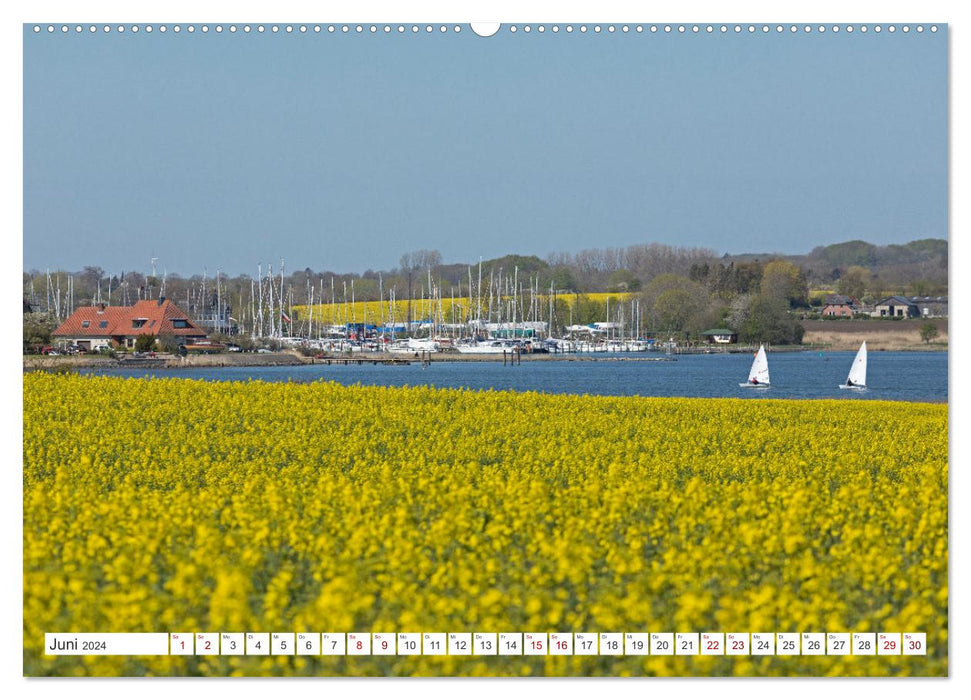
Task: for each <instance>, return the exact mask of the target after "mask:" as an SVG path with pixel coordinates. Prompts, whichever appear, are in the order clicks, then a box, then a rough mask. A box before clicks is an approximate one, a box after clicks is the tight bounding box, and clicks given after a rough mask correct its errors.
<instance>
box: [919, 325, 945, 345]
mask: <svg viewBox="0 0 971 700" xmlns="http://www.w3.org/2000/svg"><path fill="white" fill-rule="evenodd" d="M940 334H941V332H940V331H939V330H937V325H936V324H935V323H934V322H933V321H928V322H927V323H924V324H922V325H921V327H920V339H921V340H923V341H924V342H925V343H929V342H931V341H932V340H934V338H936V337H937V336H939V335H940Z"/></svg>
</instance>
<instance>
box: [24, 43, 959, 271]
mask: <svg viewBox="0 0 971 700" xmlns="http://www.w3.org/2000/svg"><path fill="white" fill-rule="evenodd" d="M946 44H947V38H946V29H944V28H943V27H942V29H941V31H939V32H937V33H936V34H930V33H929V32H924V33H923V34H916V33H914V32H912V33H910V34H903V33H899V32H898V33H896V34H889V33H886V32H884V33H881V34H874V33H872V32H870V33H868V34H866V35H863V34H860V33H859V32H854V33H853V34H847V33H846V32H845V31H844V32H840V33H839V34H833V33H832V32H827V33H825V34H822V35H820V34H817V33H812V34H809V35H807V34H804V33H802V32H799V33H796V34H792V33H790V32H788V31H786V32H784V33H782V34H777V33H776V32H775V31H772V32H770V33H769V34H763V33H761V32H757V33H756V34H754V35H750V34H748V33H747V32H743V33H741V34H739V35H736V34H733V33H729V34H728V35H721V34H719V33H717V32H716V33H715V34H712V35H708V34H706V33H701V34H698V35H693V34H691V33H688V34H678V33H672V34H669V35H668V34H664V33H663V32H661V33H658V34H650V33H648V32H645V33H643V34H636V33H633V32H632V33H629V34H627V35H624V34H621V33H615V34H610V35H608V34H606V33H601V34H599V35H598V34H594V33H593V32H588V33H587V34H585V35H581V34H580V33H578V32H574V33H572V34H569V35H568V34H566V33H565V32H560V33H558V34H552V33H549V32H547V33H545V34H538V33H536V32H535V31H534V32H532V33H530V34H529V35H526V34H524V33H522V31H520V32H517V33H516V34H510V33H509V32H508V31H501V32H500V33H499V34H498V35H496V36H494V37H490V38H488V39H483V38H480V37H477V36H475V35H474V34H472V33H471V32H470V31H469V30H468V28H467V27H464V31H463V32H461V33H460V34H457V35H456V34H454V33H451V32H450V33H448V34H444V35H442V34H440V33H438V32H437V31H436V32H435V33H433V34H426V33H424V32H422V33H421V34H419V35H417V36H416V35H413V34H411V33H410V32H408V33H406V34H404V35H398V34H397V33H396V32H393V33H392V34H390V35H385V34H383V33H379V34H377V35H371V34H370V33H367V32H365V33H364V34H360V35H359V34H355V33H351V34H350V35H343V34H340V33H338V34H336V35H329V34H327V33H326V31H325V32H323V33H321V34H313V33H312V32H311V33H308V34H306V35H300V34H293V35H286V34H283V33H282V32H281V33H280V34H276V35H273V34H270V33H267V34H264V35H259V34H256V33H250V34H247V35H244V34H242V33H236V34H230V33H229V32H224V33H222V34H216V33H214V32H210V33H208V34H206V35H203V34H201V33H199V32H197V33H195V34H194V35H189V34H187V33H185V32H183V33H181V34H180V35H175V34H173V33H171V32H167V33H166V34H164V35H163V34H160V33H158V32H157V31H155V32H153V33H151V34H147V33H145V32H144V31H142V32H139V33H138V34H137V35H133V34H131V32H126V33H125V34H118V33H117V32H112V33H110V34H108V35H104V34H103V33H101V32H98V33H96V34H89V33H87V32H84V33H83V34H81V35H75V34H74V33H73V32H71V33H69V34H67V35H62V34H61V33H60V32H57V33H55V34H54V35H49V34H47V33H46V32H44V33H41V34H40V35H35V34H34V33H33V32H32V31H31V30H30V27H29V26H27V27H25V28H24V266H25V268H28V269H29V268H38V269H44V268H47V267H50V268H66V269H72V270H76V269H80V268H81V267H82V266H83V265H100V266H102V267H104V268H105V269H107V270H109V271H110V272H118V271H120V270H122V269H124V270H131V269H139V270H147V269H148V268H149V265H150V258H151V257H152V256H153V255H154V256H156V257H158V259H159V262H158V265H159V268H160V269H161V268H164V269H167V270H168V271H169V272H181V273H184V274H191V273H194V272H198V271H201V270H202V268H203V267H204V266H205V267H208V269H209V270H215V269H216V268H221V269H222V270H224V271H226V272H229V273H231V274H234V273H238V272H253V271H254V270H255V268H256V264H257V263H258V262H260V261H263V262H268V261H274V262H276V261H278V260H279V259H280V258H281V257H283V258H286V260H287V266H288V267H290V268H291V269H293V268H303V267H311V268H314V269H318V270H319V269H331V270H340V271H357V272H361V271H364V270H365V269H368V268H372V269H387V268H390V267H394V266H395V265H396V264H397V261H398V259H399V257H400V255H401V254H402V253H403V252H406V251H409V250H413V249H418V248H436V249H438V250H440V251H441V252H442V255H443V257H444V259H445V260H446V261H474V260H477V259H478V258H479V257H480V256H481V257H483V258H489V257H494V256H497V255H502V254H505V253H510V252H516V253H521V254H537V255H541V256H543V255H546V254H547V253H549V252H552V251H577V250H581V249H584V248H592V247H606V246H612V247H621V246H627V245H632V244H637V243H646V242H654V241H657V242H662V243H667V244H672V245H686V246H706V247H710V248H714V249H715V250H716V251H718V252H719V253H721V252H783V253H796V252H807V251H808V250H809V249H811V248H812V247H814V246H816V245H820V244H826V243H833V242H838V241H843V240H849V239H854V238H862V239H865V240H868V241H871V242H873V243H891V242H905V241H909V240H913V239H916V238H927V237H934V238H943V237H945V234H946V226H947V208H946V197H947V150H946V149H947V121H946V120H947V117H946V115H947V105H946V98H947V94H946V90H947V88H946V71H947V46H946Z"/></svg>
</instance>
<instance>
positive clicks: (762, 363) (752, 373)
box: [739, 345, 769, 388]
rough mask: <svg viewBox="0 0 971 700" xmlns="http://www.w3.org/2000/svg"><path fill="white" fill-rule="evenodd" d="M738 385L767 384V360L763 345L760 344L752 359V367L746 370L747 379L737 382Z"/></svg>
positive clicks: (756, 385) (756, 386) (763, 385)
mask: <svg viewBox="0 0 971 700" xmlns="http://www.w3.org/2000/svg"><path fill="white" fill-rule="evenodd" d="M739 386H740V387H750V388H761V387H766V388H768V386H769V360H768V359H767V358H766V356H765V346H764V345H760V346H759V351H758V352H757V353H755V359H754V360H753V361H752V369H750V370H749V372H748V381H747V382H745V383H744V384H739Z"/></svg>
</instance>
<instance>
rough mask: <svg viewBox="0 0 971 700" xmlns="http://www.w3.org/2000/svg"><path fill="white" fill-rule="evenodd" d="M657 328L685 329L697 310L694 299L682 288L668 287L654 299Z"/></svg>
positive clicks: (669, 329) (666, 329) (667, 329)
mask: <svg viewBox="0 0 971 700" xmlns="http://www.w3.org/2000/svg"><path fill="white" fill-rule="evenodd" d="M653 311H654V318H655V319H656V324H657V330H663V331H683V330H686V329H687V327H688V325H689V322H690V320H691V317H692V316H693V315H694V314H695V313H696V312H697V311H698V307H697V305H696V303H695V300H694V299H692V297H691V294H689V293H688V292H687V291H685V290H684V289H668V290H667V291H665V292H662V293H661V294H660V295H658V297H657V299H656V300H655V301H654V308H653Z"/></svg>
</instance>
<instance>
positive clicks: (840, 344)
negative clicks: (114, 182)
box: [802, 318, 948, 350]
mask: <svg viewBox="0 0 971 700" xmlns="http://www.w3.org/2000/svg"><path fill="white" fill-rule="evenodd" d="M931 321H932V322H933V323H934V325H935V326H937V331H938V333H939V334H940V335H939V336H938V337H937V338H935V339H934V341H933V342H932V343H924V342H923V341H922V340H921V339H920V327H921V326H922V325H924V324H925V323H926V322H927V321H926V320H924V319H919V318H914V319H907V320H903V321H881V320H878V319H872V320H868V319H846V320H826V321H802V325H803V327H804V328H805V329H806V335H805V336H803V343H809V344H814V345H826V346H830V347H832V348H833V349H837V350H850V349H856V347H857V346H859V344H860V343H861V342H863V341H864V340H865V341H866V342H867V347H868V348H869V349H870V350H912V349H920V348H924V349H933V350H940V349H942V348H943V347H946V346H947V342H948V336H947V319H946V318H935V319H931Z"/></svg>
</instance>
